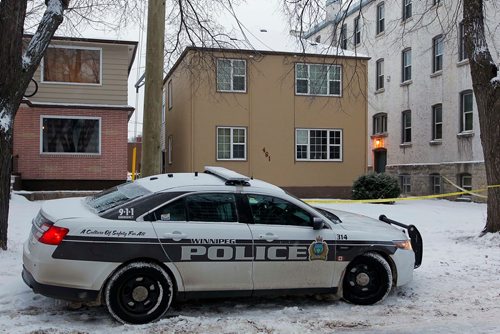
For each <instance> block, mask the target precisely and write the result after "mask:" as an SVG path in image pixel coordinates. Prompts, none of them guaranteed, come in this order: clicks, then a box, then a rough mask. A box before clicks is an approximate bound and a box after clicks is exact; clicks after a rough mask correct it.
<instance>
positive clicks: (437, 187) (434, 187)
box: [430, 174, 441, 194]
mask: <svg viewBox="0 0 500 334" xmlns="http://www.w3.org/2000/svg"><path fill="white" fill-rule="evenodd" d="M430 176H431V191H432V193H433V194H441V175H439V174H431V175H430Z"/></svg>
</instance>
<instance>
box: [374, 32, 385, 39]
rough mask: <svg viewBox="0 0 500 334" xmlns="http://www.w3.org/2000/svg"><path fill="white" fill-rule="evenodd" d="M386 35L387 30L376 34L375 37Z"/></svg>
mask: <svg viewBox="0 0 500 334" xmlns="http://www.w3.org/2000/svg"><path fill="white" fill-rule="evenodd" d="M384 35H385V30H383V31H381V32H379V33H378V34H376V35H375V38H380V37H382V36H384Z"/></svg>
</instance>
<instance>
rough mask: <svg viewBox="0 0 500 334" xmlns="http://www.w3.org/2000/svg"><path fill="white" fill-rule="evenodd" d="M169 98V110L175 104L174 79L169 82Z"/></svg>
mask: <svg viewBox="0 0 500 334" xmlns="http://www.w3.org/2000/svg"><path fill="white" fill-rule="evenodd" d="M167 98H168V110H170V109H172V107H173V105H174V103H173V102H174V97H173V96H172V80H169V82H168V83H167Z"/></svg>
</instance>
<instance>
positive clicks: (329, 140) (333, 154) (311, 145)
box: [295, 129, 342, 161]
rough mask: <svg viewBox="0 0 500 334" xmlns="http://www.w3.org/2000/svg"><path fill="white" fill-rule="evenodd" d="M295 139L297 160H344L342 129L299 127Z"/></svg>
mask: <svg viewBox="0 0 500 334" xmlns="http://www.w3.org/2000/svg"><path fill="white" fill-rule="evenodd" d="M295 141H296V145H295V157H296V159H297V160H309V161H310V160H323V161H324V160H327V161H342V130H340V129H297V130H296V132H295Z"/></svg>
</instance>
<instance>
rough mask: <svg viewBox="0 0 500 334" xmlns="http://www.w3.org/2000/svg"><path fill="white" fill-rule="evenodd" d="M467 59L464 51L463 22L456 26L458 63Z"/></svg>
mask: <svg viewBox="0 0 500 334" xmlns="http://www.w3.org/2000/svg"><path fill="white" fill-rule="evenodd" d="M467 59H469V57H468V56H467V50H465V27H464V21H462V22H460V23H459V24H458V61H464V60H467Z"/></svg>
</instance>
